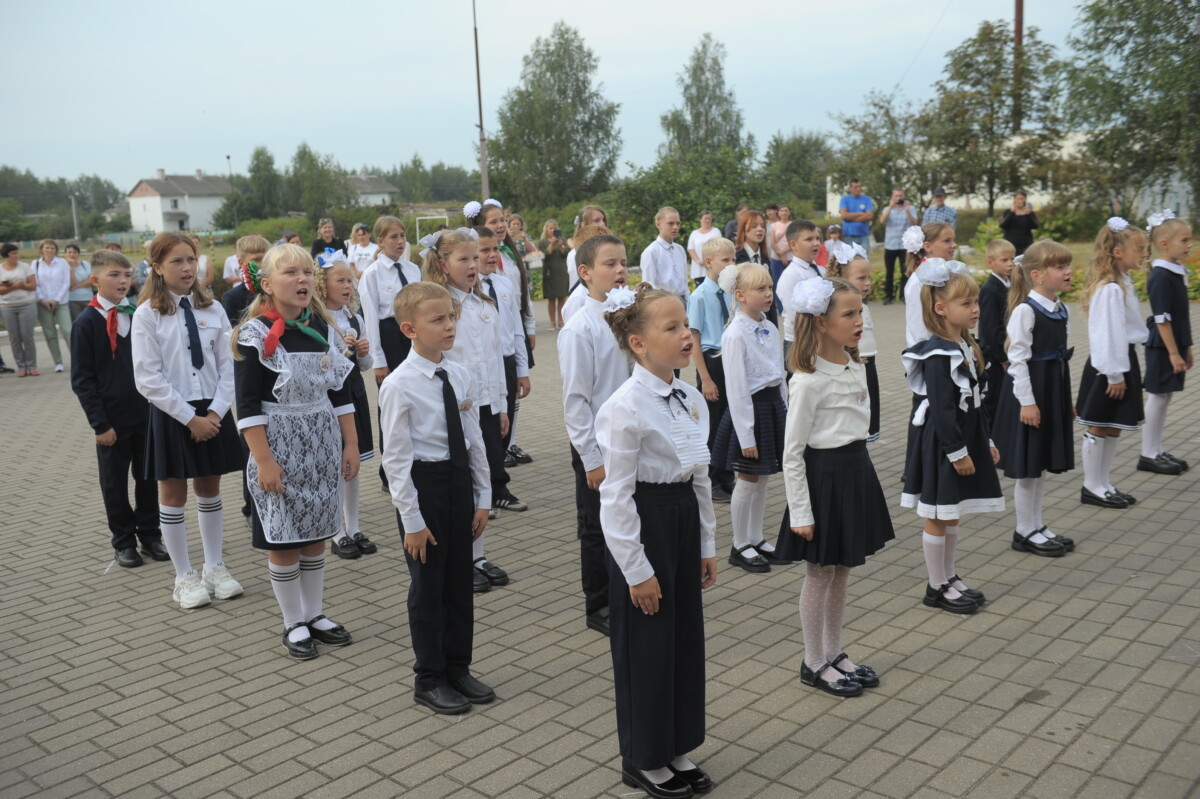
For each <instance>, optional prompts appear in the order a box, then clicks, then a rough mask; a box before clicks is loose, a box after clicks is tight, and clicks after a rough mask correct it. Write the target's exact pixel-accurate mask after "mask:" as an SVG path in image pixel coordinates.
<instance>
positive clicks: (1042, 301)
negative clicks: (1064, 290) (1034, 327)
mask: <svg viewBox="0 0 1200 799" xmlns="http://www.w3.org/2000/svg"><path fill="white" fill-rule="evenodd" d="M1029 298H1030V299H1031V300H1033V301H1034V302H1036V303H1037V304H1038V305H1040V306H1042V307H1043V308H1045V309H1046V310H1047V311H1057V310H1058V308H1059V306H1060V305H1061V303H1060V302H1059V301H1058V300H1050V299H1046V297H1044V296H1042V294H1041V293H1040V292H1037V291H1031V292H1029Z"/></svg>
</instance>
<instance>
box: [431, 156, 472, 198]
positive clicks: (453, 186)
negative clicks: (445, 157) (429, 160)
mask: <svg viewBox="0 0 1200 799" xmlns="http://www.w3.org/2000/svg"><path fill="white" fill-rule="evenodd" d="M477 183H478V178H476V179H474V180H472V176H471V173H470V172H468V171H467V170H466V169H464V168H462V167H461V166H447V165H446V164H443V163H442V162H441V161H438V162H437V163H436V164H434V165H433V166H431V167H429V188H430V192H431V194H430V199H432V200H433V201H434V202H444V201H446V200H466V199H468V198H469V197H470V196H471V193H472V189H473V188H474V187H475V185H476V184H477Z"/></svg>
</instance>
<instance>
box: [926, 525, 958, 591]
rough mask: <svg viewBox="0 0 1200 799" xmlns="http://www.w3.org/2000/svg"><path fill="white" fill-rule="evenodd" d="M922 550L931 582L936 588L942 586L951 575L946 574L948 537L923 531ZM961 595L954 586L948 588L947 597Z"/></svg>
mask: <svg viewBox="0 0 1200 799" xmlns="http://www.w3.org/2000/svg"><path fill="white" fill-rule="evenodd" d="M921 550H922V552H924V554H925V570H926V571H927V572H929V584H930V585H931V586H933V587H934V588H941V587H942V586H943V585H945V584H946V578H947V577H949V576H950V575H948V574H946V537H945V536H941V535H932V534H930V533H922V534H921ZM959 596H960V595H959V593H958V591H956V590H955V589H954V588H953V587H950V588H948V589H947V590H946V598H947V599H958V597H959Z"/></svg>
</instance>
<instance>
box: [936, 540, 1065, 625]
mask: <svg viewBox="0 0 1200 799" xmlns="http://www.w3.org/2000/svg"><path fill="white" fill-rule="evenodd" d="M1059 549H1062V547H1059ZM949 590H950V583H943V584H942V587H941V588H934V587H933V586H932V585H930V584H929V583H926V584H925V598H924V599H922V600H921V603H922V604H923V605H925V606H927V607H931V608H941V609H942V610H946V611H949V612H951V613H961V614H963V615H967V614H969V613H975V612H976V611H977V610H979V603H978V602H976V601H975V600H974V599H970V598H968V597H967V596H965V595H964V596H960V597H957V598H956V599H951V598H950V597H948V596H946V592H947V591H949Z"/></svg>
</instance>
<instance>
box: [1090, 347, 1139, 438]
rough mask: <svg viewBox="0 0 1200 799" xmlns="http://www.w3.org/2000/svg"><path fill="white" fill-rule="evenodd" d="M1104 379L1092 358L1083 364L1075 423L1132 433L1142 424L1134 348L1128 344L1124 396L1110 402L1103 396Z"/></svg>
mask: <svg viewBox="0 0 1200 799" xmlns="http://www.w3.org/2000/svg"><path fill="white" fill-rule="evenodd" d="M1107 390H1108V378H1107V377H1105V376H1104V375H1102V374H1100V373H1099V372H1097V371H1096V367H1094V366H1092V359H1091V358H1088V360H1087V363H1085V364H1084V365H1083V375H1082V376H1081V377H1080V378H1079V399H1078V401H1076V403H1075V421H1076V422H1078V423H1079V424H1082V425H1087V426H1088V427H1115V428H1117V429H1118V430H1136V429H1138V428H1139V427H1141V425H1142V422H1143V421H1145V419H1146V415H1145V413H1144V412H1143V409H1142V369H1141V367H1140V366H1139V365H1138V359H1137V349H1136V348H1135V345H1133V344H1130V345H1129V371H1128V372H1126V373H1125V396H1123V397H1122V398H1121V399H1113V398H1112V397H1110V396H1108V394H1107V393H1105V392H1106V391H1107Z"/></svg>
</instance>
